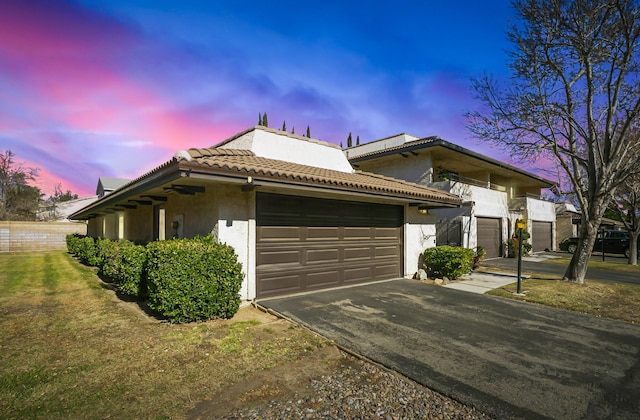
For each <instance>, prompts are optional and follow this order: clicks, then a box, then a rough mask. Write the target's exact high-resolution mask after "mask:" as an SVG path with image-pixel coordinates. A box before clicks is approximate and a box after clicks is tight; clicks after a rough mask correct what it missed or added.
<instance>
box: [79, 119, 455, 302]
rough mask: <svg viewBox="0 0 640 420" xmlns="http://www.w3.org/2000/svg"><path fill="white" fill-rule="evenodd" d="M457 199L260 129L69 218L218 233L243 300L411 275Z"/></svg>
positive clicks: (123, 230)
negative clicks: (438, 215) (240, 273)
mask: <svg viewBox="0 0 640 420" xmlns="http://www.w3.org/2000/svg"><path fill="white" fill-rule="evenodd" d="M461 204H462V200H461V199H460V198H459V197H458V196H456V195H454V194H451V193H449V192H445V191H441V190H438V189H435V188H433V187H430V186H426V185H420V184H415V183H411V182H407V181H404V180H398V179H394V178H390V177H387V176H383V175H379V174H373V173H368V172H362V171H356V170H354V169H353V167H352V166H351V164H350V163H349V161H348V160H347V158H346V156H345V155H344V154H343V153H342V150H341V148H339V147H337V146H335V145H332V144H329V143H325V142H322V141H317V140H313V139H309V138H306V137H300V136H296V135H294V134H289V133H285V132H282V131H277V130H273V129H269V128H266V127H261V126H259V127H253V128H251V129H249V130H246V131H244V132H242V133H239V134H237V135H235V136H233V137H231V138H229V139H227V140H224V141H223V142H221V143H220V144H218V145H217V146H215V147H211V148H204V149H189V150H181V151H178V152H177V153H176V154H175V156H174V157H173V158H172V159H171V160H169V161H168V162H165V163H164V164H162V165H160V166H158V167H157V168H155V169H153V170H151V171H150V172H148V173H146V174H144V175H142V176H140V177H139V178H137V179H134V180H132V181H129V182H127V183H126V184H124V185H122V186H120V187H119V188H117V189H116V190H114V191H113V192H111V193H110V194H107V195H104V196H103V197H101V198H100V199H99V200H98V201H96V202H95V203H93V204H90V205H89V206H87V207H85V208H83V209H82V210H80V211H78V212H76V213H75V214H73V215H72V218H75V219H83V220H88V234H89V235H92V236H96V237H107V238H111V239H118V238H124V239H129V240H133V241H137V242H148V241H152V240H162V239H165V238H171V237H180V238H182V237H193V236H195V235H206V234H213V235H214V237H215V238H216V239H217V240H219V241H221V242H224V243H227V244H229V245H231V246H232V247H233V248H234V249H235V251H236V253H237V254H238V258H239V261H240V262H241V263H242V265H243V268H244V272H245V280H244V283H243V286H242V289H241V297H242V298H243V299H246V300H252V299H254V298H256V297H259V298H262V297H268V296H276V295H281V294H289V293H294V292H302V291H305V290H313V289H320V288H329V287H335V286H340V285H347V284H354V283H359V282H367V281H371V280H380V279H390V278H397V277H400V276H410V275H412V274H413V273H414V272H415V271H416V270H417V268H418V258H419V255H420V253H421V252H422V251H423V250H424V249H426V248H428V247H432V246H435V218H434V216H433V215H429V214H423V213H424V209H426V208H431V209H439V208H450V209H457V208H458V207H460V205H461Z"/></svg>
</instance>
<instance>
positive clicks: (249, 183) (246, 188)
mask: <svg viewBox="0 0 640 420" xmlns="http://www.w3.org/2000/svg"><path fill="white" fill-rule="evenodd" d="M256 186H257V185H256V184H254V183H253V178H252V177H251V176H248V177H247V183H246V184H243V185H242V187H241V189H242V191H244V192H249V191H253V190H254V189H255V188H256Z"/></svg>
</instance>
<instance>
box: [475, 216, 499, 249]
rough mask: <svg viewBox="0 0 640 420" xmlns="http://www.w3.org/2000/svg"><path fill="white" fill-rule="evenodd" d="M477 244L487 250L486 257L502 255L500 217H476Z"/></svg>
mask: <svg viewBox="0 0 640 420" xmlns="http://www.w3.org/2000/svg"><path fill="white" fill-rule="evenodd" d="M477 221H478V245H480V246H482V247H484V249H485V250H486V251H487V255H486V256H487V258H492V257H501V256H502V251H501V250H502V226H501V222H500V219H492V218H488V217H478V218H477Z"/></svg>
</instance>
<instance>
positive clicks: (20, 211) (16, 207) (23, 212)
mask: <svg viewBox="0 0 640 420" xmlns="http://www.w3.org/2000/svg"><path fill="white" fill-rule="evenodd" d="M14 157H15V154H14V153H13V152H12V151H11V150H7V151H5V152H4V153H2V152H0V220H35V218H36V212H37V210H38V202H39V201H40V198H41V195H42V193H41V192H40V189H39V188H38V187H34V186H31V185H29V183H30V182H33V181H35V179H36V177H37V176H38V171H37V170H36V169H30V168H24V167H22V166H20V165H18V164H16V162H15V160H14Z"/></svg>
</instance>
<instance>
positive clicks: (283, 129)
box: [280, 121, 287, 131]
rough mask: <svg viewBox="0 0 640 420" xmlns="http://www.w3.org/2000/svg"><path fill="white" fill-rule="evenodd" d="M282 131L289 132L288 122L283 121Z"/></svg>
mask: <svg viewBox="0 0 640 420" xmlns="http://www.w3.org/2000/svg"><path fill="white" fill-rule="evenodd" d="M280 131H287V122H286V121H282V130H280Z"/></svg>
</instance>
